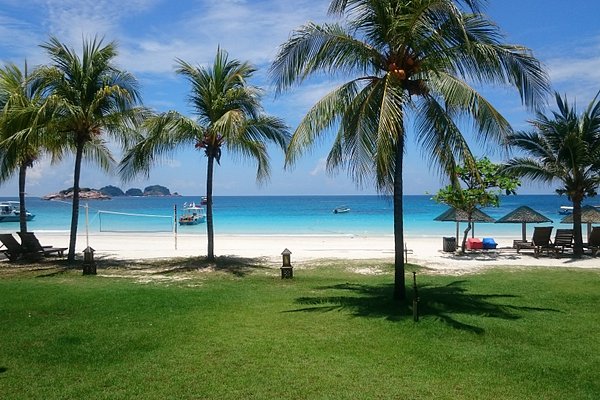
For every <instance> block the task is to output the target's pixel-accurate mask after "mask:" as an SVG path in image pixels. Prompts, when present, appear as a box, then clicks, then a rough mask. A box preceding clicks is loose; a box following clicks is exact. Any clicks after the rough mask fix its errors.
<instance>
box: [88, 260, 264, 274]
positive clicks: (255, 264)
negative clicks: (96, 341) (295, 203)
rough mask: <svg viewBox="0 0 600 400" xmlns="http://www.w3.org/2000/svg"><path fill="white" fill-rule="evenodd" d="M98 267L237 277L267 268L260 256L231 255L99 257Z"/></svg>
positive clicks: (157, 272) (153, 272) (154, 272)
mask: <svg viewBox="0 0 600 400" xmlns="http://www.w3.org/2000/svg"><path fill="white" fill-rule="evenodd" d="M98 268H99V269H100V268H105V269H108V268H123V269H128V270H145V271H148V270H149V274H153V275H165V274H175V273H180V272H189V271H202V270H204V271H221V272H226V273H230V274H232V275H235V276H238V277H244V276H246V275H248V274H249V273H251V272H252V271H255V270H258V269H268V267H267V266H265V262H264V260H263V259H261V258H242V257H233V256H221V257H217V258H216V260H215V261H214V262H210V261H207V260H206V258H205V257H177V258H169V259H160V260H134V261H132V260H116V259H112V258H106V259H100V260H99V262H98Z"/></svg>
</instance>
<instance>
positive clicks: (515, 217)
mask: <svg viewBox="0 0 600 400" xmlns="http://www.w3.org/2000/svg"><path fill="white" fill-rule="evenodd" d="M543 222H552V220H551V219H550V218H548V217H546V216H545V215H542V214H540V213H539V212H537V211H535V210H534V209H533V208H531V207H527V206H521V207H518V208H515V209H514V210H512V211H511V212H509V213H508V214H506V215H505V216H504V217H502V218H500V219H499V220H497V221H496V223H497V224H516V223H521V224H522V228H521V233H522V236H523V241H524V242H526V241H527V224H541V223H543Z"/></svg>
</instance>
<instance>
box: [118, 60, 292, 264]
mask: <svg viewBox="0 0 600 400" xmlns="http://www.w3.org/2000/svg"><path fill="white" fill-rule="evenodd" d="M177 64H178V67H177V69H176V72H177V73H178V74H180V75H183V76H184V77H185V78H186V79H187V80H188V82H189V83H190V84H191V86H192V88H191V93H190V96H189V99H190V103H191V105H192V107H193V112H194V114H195V115H196V119H192V118H188V117H185V116H183V115H181V114H179V113H177V112H175V111H169V112H166V113H162V114H159V115H156V116H155V117H152V118H148V119H147V120H146V122H145V124H144V128H145V131H146V136H145V137H144V138H143V139H142V140H140V141H139V142H138V143H137V144H136V145H135V146H134V147H132V148H131V149H130V150H129V151H128V152H127V154H126V156H125V157H124V159H123V161H122V164H121V173H122V176H123V177H124V178H125V179H128V178H131V177H132V176H134V175H135V174H137V173H139V172H143V173H145V174H148V173H149V170H150V166H151V165H152V164H153V163H154V161H155V158H156V157H157V156H160V155H164V154H166V153H170V152H172V151H174V150H175V149H176V148H178V147H184V146H194V147H195V148H196V149H197V150H200V151H204V155H205V156H206V158H207V169H206V199H207V203H206V229H207V237H208V251H207V259H208V260H209V261H214V259H215V255H214V225H213V208H212V207H213V171H214V163H215V161H216V162H217V164H219V163H220V159H221V153H222V150H223V148H225V149H227V150H228V151H231V152H233V153H237V154H239V155H241V156H244V157H248V158H252V159H254V160H256V162H257V175H256V177H257V180H258V181H261V180H264V179H265V178H267V177H268V176H269V173H270V168H269V157H268V153H267V146H266V144H265V142H272V143H274V144H276V145H278V146H280V147H281V148H282V149H285V147H286V146H287V142H288V139H289V133H288V129H287V127H286V125H285V123H284V122H283V121H282V120H280V119H278V118H275V117H272V116H268V115H265V114H264V113H263V111H262V107H261V105H260V100H261V93H260V90H259V89H258V88H256V87H254V86H252V85H250V84H248V80H249V79H250V78H251V77H252V75H253V73H254V72H255V69H254V68H253V67H252V66H251V65H250V64H248V63H247V62H244V63H242V62H240V61H238V60H229V59H228V54H227V52H225V51H224V50H221V49H218V50H217V55H216V57H215V60H214V63H213V65H212V66H211V67H202V66H197V67H194V66H192V65H190V64H188V63H186V62H184V61H182V60H177Z"/></svg>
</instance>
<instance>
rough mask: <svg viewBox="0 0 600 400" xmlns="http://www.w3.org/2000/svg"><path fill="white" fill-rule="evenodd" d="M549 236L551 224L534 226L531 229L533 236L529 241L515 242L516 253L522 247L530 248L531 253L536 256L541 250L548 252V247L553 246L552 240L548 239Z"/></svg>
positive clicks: (550, 234)
mask: <svg viewBox="0 0 600 400" xmlns="http://www.w3.org/2000/svg"><path fill="white" fill-rule="evenodd" d="M551 236H552V227H551V226H536V227H535V228H534V229H533V237H532V238H531V242H517V243H515V245H516V247H517V253H519V252H520V251H521V250H523V249H532V250H533V255H534V256H535V257H538V256H539V255H540V253H541V252H542V251H543V250H546V251H548V252H550V249H552V248H553V247H552V242H551V241H550V237H551Z"/></svg>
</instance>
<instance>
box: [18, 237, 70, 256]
mask: <svg viewBox="0 0 600 400" xmlns="http://www.w3.org/2000/svg"><path fill="white" fill-rule="evenodd" d="M18 234H19V236H20V237H21V243H23V250H24V252H25V253H40V254H43V255H44V256H49V255H52V254H56V255H58V256H60V257H62V256H63V255H64V253H65V250H67V247H52V246H42V245H41V244H40V241H39V240H38V238H37V237H35V234H34V233H33V232H25V233H23V232H18Z"/></svg>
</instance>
